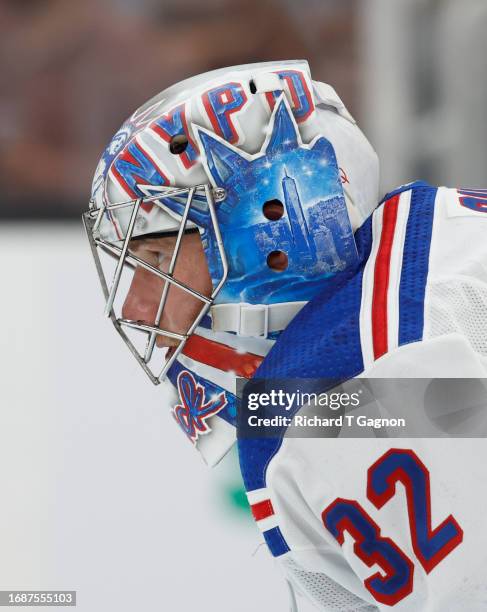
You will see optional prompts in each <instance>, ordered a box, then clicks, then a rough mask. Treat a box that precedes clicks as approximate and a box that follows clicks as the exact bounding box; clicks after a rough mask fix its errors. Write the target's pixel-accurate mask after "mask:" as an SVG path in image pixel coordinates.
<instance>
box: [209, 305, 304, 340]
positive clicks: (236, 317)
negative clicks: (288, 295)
mask: <svg viewBox="0 0 487 612" xmlns="http://www.w3.org/2000/svg"><path fill="white" fill-rule="evenodd" d="M306 303H307V302H306V301H301V302H281V303H278V304H248V303H246V302H239V303H229V304H215V305H213V306H212V307H211V309H210V313H211V319H212V325H211V328H212V330H213V331H215V332H218V331H223V332H233V333H234V334H237V336H247V337H254V338H261V337H262V338H267V336H268V334H269V333H272V332H278V331H279V332H280V331H282V330H283V329H286V327H287V326H288V325H289V323H290V322H291V320H292V319H294V317H295V316H296V315H297V314H298V312H299V311H300V310H301V308H303V306H304V305H305V304H306Z"/></svg>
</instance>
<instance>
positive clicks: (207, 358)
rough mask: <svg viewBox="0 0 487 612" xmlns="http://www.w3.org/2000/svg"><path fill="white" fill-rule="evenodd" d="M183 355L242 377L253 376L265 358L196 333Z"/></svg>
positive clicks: (186, 345)
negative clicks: (242, 351)
mask: <svg viewBox="0 0 487 612" xmlns="http://www.w3.org/2000/svg"><path fill="white" fill-rule="evenodd" d="M183 355H186V357H189V358H190V359H194V360H195V361H199V362H200V363H204V364H206V365H209V366H211V367H213V368H218V369H219V370H223V371H224V372H230V371H232V372H235V374H236V375H237V376H241V377H242V378H252V376H253V375H254V374H255V371H256V370H257V368H258V367H259V366H260V364H261V363H262V361H263V359H264V358H263V357H261V356H260V355H254V354H253V353H239V352H238V351H237V349H234V348H232V347H231V346H227V345H226V344H220V343H219V342H215V341H214V340H208V338H203V337H202V336H196V335H193V336H191V337H190V338H189V339H188V341H187V342H186V344H185V345H184V349H183Z"/></svg>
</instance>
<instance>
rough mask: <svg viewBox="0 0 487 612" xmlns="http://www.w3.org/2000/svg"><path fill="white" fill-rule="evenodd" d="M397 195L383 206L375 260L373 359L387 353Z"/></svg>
mask: <svg viewBox="0 0 487 612" xmlns="http://www.w3.org/2000/svg"><path fill="white" fill-rule="evenodd" d="M398 205H399V195H396V196H394V197H393V198H391V199H390V200H388V201H387V202H386V203H385V204H384V211H383V215H382V235H381V237H380V244H379V250H378V252H377V257H376V260H375V269H374V292H373V295H372V342H373V346H374V358H375V359H379V357H382V355H384V354H385V353H387V290H388V288H389V274H390V264H391V251H392V243H393V241H394V231H395V229H396V220H397V209H398Z"/></svg>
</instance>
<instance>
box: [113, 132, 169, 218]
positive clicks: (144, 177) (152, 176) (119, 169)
mask: <svg viewBox="0 0 487 612" xmlns="http://www.w3.org/2000/svg"><path fill="white" fill-rule="evenodd" d="M111 174H112V176H113V177H114V179H115V180H116V181H117V182H118V184H119V185H120V186H121V187H122V188H123V189H124V191H125V192H126V193H128V194H129V195H130V196H131V197H132V198H139V197H143V196H144V193H143V192H142V191H141V189H140V185H152V186H154V185H157V186H160V187H162V186H164V185H169V183H170V180H169V178H168V176H167V175H166V173H165V172H164V171H163V170H162V169H161V168H160V166H159V165H158V164H157V163H156V162H155V160H154V156H153V155H151V153H150V152H149V150H148V148H147V147H146V146H143V145H142V143H141V142H140V141H139V140H137V139H134V140H132V142H130V143H129V144H128V145H127V147H125V148H124V149H123V151H121V153H120V154H119V155H118V156H117V157H116V159H115V161H114V162H113V164H112V167H111ZM142 206H143V207H144V208H145V209H146V210H150V209H151V208H152V204H143V205H142Z"/></svg>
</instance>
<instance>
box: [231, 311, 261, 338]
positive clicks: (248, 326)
mask: <svg viewBox="0 0 487 612" xmlns="http://www.w3.org/2000/svg"><path fill="white" fill-rule="evenodd" d="M268 334H269V305H268V304H240V308H239V310H238V326H237V336H253V337H257V338H267V336H268Z"/></svg>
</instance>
